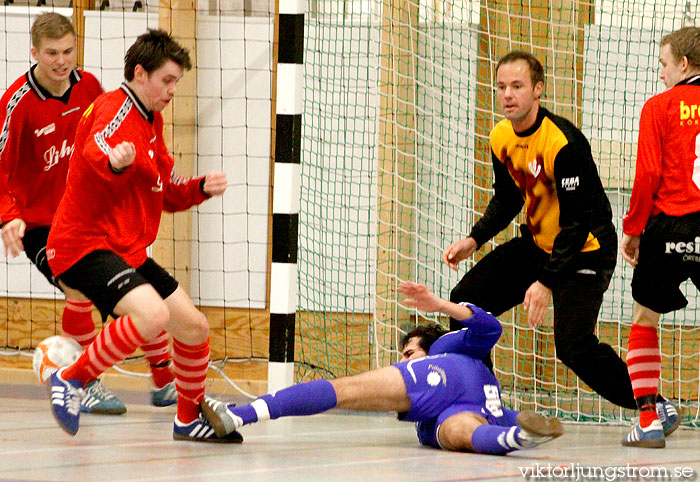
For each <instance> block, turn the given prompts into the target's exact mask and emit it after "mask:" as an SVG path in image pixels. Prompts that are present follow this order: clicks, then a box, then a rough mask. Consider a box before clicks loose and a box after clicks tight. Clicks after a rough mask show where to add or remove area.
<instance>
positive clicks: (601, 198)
mask: <svg viewBox="0 0 700 482" xmlns="http://www.w3.org/2000/svg"><path fill="white" fill-rule="evenodd" d="M496 82H497V85H496V92H497V100H498V103H499V105H500V107H501V109H502V111H503V114H504V116H505V119H503V120H502V121H500V122H498V123H497V124H496V126H495V127H494V128H493V130H492V131H491V134H490V143H491V151H492V162H493V172H494V184H493V188H494V195H493V197H492V198H491V200H490V202H489V204H488V207H487V208H486V211H485V213H484V215H483V217H482V218H481V219H480V220H479V221H478V222H477V223H476V224H475V225H474V227H473V228H472V230H471V233H470V234H469V236H468V237H467V238H465V239H461V240H459V241H456V242H454V243H452V244H451V245H450V246H448V247H447V249H446V250H445V251H444V253H443V261H444V262H445V263H446V264H447V265H448V266H449V267H450V268H452V269H454V270H455V271H456V270H457V266H458V264H459V262H460V261H463V260H464V259H467V258H469V257H470V256H471V255H472V254H473V253H474V252H475V251H476V250H477V249H478V248H479V247H480V246H482V245H483V244H484V243H485V242H487V241H488V240H489V239H491V238H492V237H493V236H495V235H496V234H498V233H499V232H500V231H501V230H503V229H504V228H506V227H507V226H508V225H509V224H510V222H511V221H512V220H513V219H514V218H515V217H516V215H517V214H518V213H520V211H521V209H522V208H523V205H524V206H525V220H526V222H525V224H523V225H521V229H520V230H521V235H520V236H518V237H515V238H514V239H511V240H509V241H507V242H506V243H503V244H502V245H500V246H498V247H496V248H495V249H494V250H493V251H492V252H490V253H489V254H487V255H486V256H485V257H484V258H483V259H482V260H480V261H479V262H478V263H476V265H475V266H474V267H473V268H472V269H471V270H469V271H468V272H467V273H466V274H465V275H464V277H463V278H462V280H461V281H460V282H459V283H458V284H457V286H456V287H455V288H454V289H453V290H452V293H451V296H450V300H451V301H453V302H456V303H458V302H461V301H468V302H470V303H474V304H475V305H477V306H480V307H481V308H483V309H485V310H488V311H490V312H491V313H493V314H494V315H496V316H498V315H500V314H501V313H503V312H505V311H507V310H509V309H511V308H513V307H514V306H516V305H518V304H520V303H523V307H524V308H525V310H526V311H527V315H528V322H529V324H530V325H531V326H533V327H536V326H538V325H540V324H541V323H542V321H543V320H544V317H545V314H546V312H547V309H548V307H549V304H550V302H552V301H553V303H554V340H555V345H556V352H557V356H558V357H559V359H560V360H561V361H562V362H564V364H566V365H567V366H568V367H569V368H571V369H572V370H573V371H574V373H576V375H578V377H579V378H580V379H581V380H583V381H584V382H585V383H586V384H588V385H589V386H590V387H591V388H592V389H593V390H595V391H596V392H598V393H599V394H600V395H601V396H603V397H605V398H606V399H608V400H610V401H611V402H613V403H615V404H617V405H619V406H622V407H626V408H630V409H635V408H637V404H636V403H635V399H634V394H633V392H632V384H631V382H630V376H629V374H628V371H627V366H626V365H625V362H623V361H622V359H621V358H620V357H619V356H618V355H617V353H616V352H615V351H614V350H613V349H612V348H611V347H610V346H609V345H607V344H605V343H601V342H600V341H599V340H598V338H597V337H596V336H595V333H594V332H595V328H596V322H597V319H598V311H599V310H600V306H601V304H602V301H603V294H604V293H605V291H606V290H607V288H608V285H609V284H610V280H611V278H612V275H613V272H614V270H615V263H616V260H617V235H616V233H615V226H614V225H613V222H612V210H611V208H610V202H609V200H608V198H607V196H606V194H605V191H604V189H603V184H602V182H601V180H600V177H599V176H598V171H597V169H596V165H595V163H594V161H593V156H592V154H591V148H590V145H589V143H588V140H587V139H586V138H585V136H584V135H583V134H582V133H581V131H580V130H579V129H577V128H576V127H575V126H574V125H573V124H572V123H571V122H569V121H568V120H566V119H564V118H562V117H559V116H556V115H554V114H552V113H551V112H549V111H548V110H547V109H545V108H544V107H542V106H541V105H540V96H541V95H542V91H543V89H544V69H543V68H542V64H540V62H539V61H538V60H537V59H536V58H535V57H534V56H532V55H531V54H529V53H526V52H521V51H513V52H510V53H509V54H507V55H505V56H504V57H502V58H501V59H500V60H499V62H498V64H497V66H496ZM453 323H454V321H453ZM452 327H453V328H455V327H456V326H455V325H453V326H452ZM656 409H657V411H658V412H659V415H660V418H661V419H662V420H663V421H664V430H665V431H666V432H667V433H670V432H671V431H673V430H674V429H675V428H676V427H677V426H678V416H677V413H676V411H675V409H674V407H673V406H672V404H671V403H670V402H668V401H666V400H664V399H663V398H662V397H659V398H658V399H657V403H656Z"/></svg>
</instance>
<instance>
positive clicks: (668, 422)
mask: <svg viewBox="0 0 700 482" xmlns="http://www.w3.org/2000/svg"><path fill="white" fill-rule="evenodd" d="M656 414H657V415H658V416H659V420H660V421H661V426H662V427H663V429H664V436H666V437H668V436H669V435H671V434H672V433H673V432H675V431H676V429H677V428H678V426H679V425H680V424H681V417H679V416H678V410H677V409H676V406H675V405H674V404H673V403H671V401H670V400H664V401H663V402H656Z"/></svg>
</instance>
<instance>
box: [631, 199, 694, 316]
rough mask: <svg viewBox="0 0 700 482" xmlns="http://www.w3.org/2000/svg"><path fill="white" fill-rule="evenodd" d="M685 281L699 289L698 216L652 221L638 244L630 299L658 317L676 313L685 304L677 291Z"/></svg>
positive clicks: (658, 216)
mask: <svg viewBox="0 0 700 482" xmlns="http://www.w3.org/2000/svg"><path fill="white" fill-rule="evenodd" d="M688 278H690V279H691V280H692V281H693V283H694V284H695V286H697V287H698V288H700V213H693V214H687V215H685V216H667V215H665V214H663V213H662V214H659V215H657V216H654V217H652V218H651V219H649V222H648V224H647V226H646V228H645V229H644V233H642V236H641V239H640V243H639V262H638V263H637V267H636V268H635V269H634V275H633V277H632V298H634V301H636V302H637V303H639V304H640V305H642V306H645V307H647V308H649V309H651V310H654V311H656V312H657V313H669V312H671V311H675V310H679V309H681V308H684V307H685V306H686V305H687V304H688V300H687V299H686V297H685V295H683V292H682V291H681V290H680V285H681V283H683V282H684V281H686V280H687V279H688Z"/></svg>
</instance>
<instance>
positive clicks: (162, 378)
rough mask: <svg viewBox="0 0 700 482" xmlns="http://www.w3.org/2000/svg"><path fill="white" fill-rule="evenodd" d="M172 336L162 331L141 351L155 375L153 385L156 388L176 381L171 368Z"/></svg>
mask: <svg viewBox="0 0 700 482" xmlns="http://www.w3.org/2000/svg"><path fill="white" fill-rule="evenodd" d="M169 342H170V335H168V332H167V331H161V332H160V335H158V336H157V337H155V338H154V339H153V340H152V341H150V342H149V343H148V344H147V345H143V346H142V347H141V350H143V354H144V356H145V357H146V360H148V363H150V365H151V374H152V375H153V385H155V387H156V388H163V387H164V386H165V385H167V384H168V383H170V382H172V381H173V380H174V379H175V375H174V374H173V371H172V368H171V367H170V343H169Z"/></svg>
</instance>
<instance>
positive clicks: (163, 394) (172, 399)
mask: <svg viewBox="0 0 700 482" xmlns="http://www.w3.org/2000/svg"><path fill="white" fill-rule="evenodd" d="M176 403H177V388H176V387H175V382H174V381H172V382H170V383H166V384H165V385H163V387H162V388H155V389H154V390H153V391H152V392H151V405H154V406H156V407H169V406H170V405H175V404H176Z"/></svg>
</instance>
